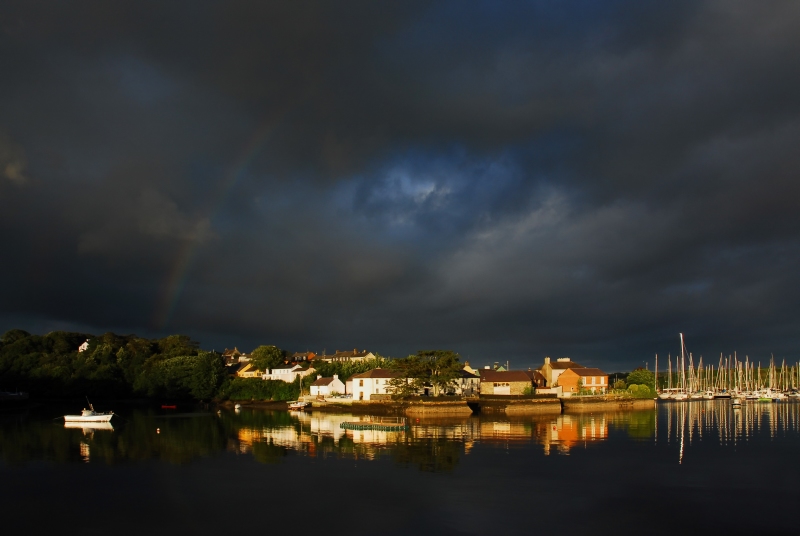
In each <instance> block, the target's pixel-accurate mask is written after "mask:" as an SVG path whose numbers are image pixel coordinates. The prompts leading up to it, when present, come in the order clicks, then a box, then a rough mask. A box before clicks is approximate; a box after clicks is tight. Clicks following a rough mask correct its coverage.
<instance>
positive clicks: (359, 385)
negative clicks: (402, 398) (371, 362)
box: [351, 368, 400, 400]
mask: <svg viewBox="0 0 800 536" xmlns="http://www.w3.org/2000/svg"><path fill="white" fill-rule="evenodd" d="M398 377H400V374H399V373H397V372H392V371H391V370H387V369H381V368H376V369H372V370H369V371H367V372H362V373H361V374H355V375H354V376H353V377H352V378H351V379H352V381H353V400H370V398H371V397H372V395H389V394H392V388H391V385H389V380H391V379H392V378H398Z"/></svg>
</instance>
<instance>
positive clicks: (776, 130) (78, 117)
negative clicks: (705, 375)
mask: <svg viewBox="0 0 800 536" xmlns="http://www.w3.org/2000/svg"><path fill="white" fill-rule="evenodd" d="M798 28H800V2H796V1H793V0H790V1H784V2H769V1H765V2H737V1H734V0H721V1H717V2H714V1H702V0H692V1H688V2H681V1H670V2H664V1H657V2H648V1H644V0H633V1H607V2H598V1H586V2H569V3H568V2H527V3H524V2H518V1H512V2H507V3H504V2H498V1H497V0H492V1H489V2H464V1H454V2H410V1H403V2H394V3H380V2H374V1H365V2H356V1H349V2H299V1H291V2H285V3H281V2H249V3H238V2H231V1H225V2H200V1H191V2H183V3H181V2H161V1H157V2H146V1H138V2H126V3H117V2H110V1H107V0H102V1H98V2H31V1H27V0H26V1H20V2H15V1H7V2H3V3H2V4H0V73H2V79H1V80H0V202H1V205H2V209H0V235H1V236H2V251H3V255H2V262H0V295H1V297H0V331H5V330H6V329H10V328H12V327H21V328H23V329H28V330H30V331H34V332H38V333H44V332H47V331H51V330H54V329H74V330H84V331H88V332H90V333H102V332H105V331H109V330H112V331H116V332H118V333H137V334H140V335H144V336H160V335H166V334H170V333H186V334H189V335H191V336H192V337H194V338H195V339H197V340H198V341H200V343H201V345H202V346H203V347H204V348H208V349H212V348H215V349H217V350H220V349H222V348H223V347H226V346H227V347H233V346H234V345H237V346H239V348H240V349H241V350H250V349H252V348H253V347H254V346H256V345H258V344H276V345H278V346H280V347H282V348H286V349H288V350H292V351H296V350H302V351H304V350H307V349H308V350H313V351H317V352H319V351H322V350H327V351H328V352H332V351H334V350H337V349H339V350H343V349H352V348H359V349H362V348H366V349H369V350H372V351H375V352H379V353H381V354H384V355H390V356H403V355H406V354H408V353H411V352H415V351H417V350H419V349H428V348H448V349H453V350H456V351H458V352H460V353H461V355H462V356H463V357H464V358H468V359H469V360H470V361H471V362H473V363H474V364H478V365H483V364H486V363H489V362H492V361H505V360H510V361H511V366H512V368H519V367H527V366H529V365H534V364H539V363H541V360H542V358H543V357H544V356H545V355H550V356H553V357H560V356H564V355H569V356H571V357H573V359H575V360H578V361H580V362H582V363H584V364H587V365H594V366H600V367H603V368H605V369H607V370H616V369H619V368H630V367H633V366H636V365H640V364H642V363H643V362H645V361H648V362H649V366H650V367H651V368H652V366H653V357H654V355H655V354H656V353H658V354H659V355H660V356H661V357H664V356H666V354H667V353H669V352H671V353H672V354H673V355H674V354H675V353H676V352H679V350H680V346H679V342H678V333H679V332H681V331H682V332H684V333H686V336H687V346H688V348H689V350H691V351H692V352H693V353H694V355H695V358H697V356H699V355H700V354H703V356H704V359H706V360H709V359H710V360H711V361H713V362H716V360H718V359H719V354H720V353H721V352H722V353H725V354H726V355H727V354H729V353H733V352H734V351H737V352H739V354H740V355H744V354H748V355H750V356H751V357H753V358H756V359H768V358H769V355H770V353H774V354H775V355H776V357H780V358H783V357H786V358H787V360H790V361H791V362H794V361H796V360H798V359H800V345H799V343H800V180H798V179H800V177H798V170H799V169H800V167H799V164H800V150H798V149H799V148H800V39H798V37H797V35H798V34H797V32H798ZM662 363H663V362H662Z"/></svg>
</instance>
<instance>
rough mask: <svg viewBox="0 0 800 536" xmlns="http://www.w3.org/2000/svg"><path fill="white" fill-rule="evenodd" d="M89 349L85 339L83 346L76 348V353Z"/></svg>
mask: <svg viewBox="0 0 800 536" xmlns="http://www.w3.org/2000/svg"><path fill="white" fill-rule="evenodd" d="M88 349H89V339H86V341H84V343H83V344H81V345H80V346H78V352H85V351H86V350H88Z"/></svg>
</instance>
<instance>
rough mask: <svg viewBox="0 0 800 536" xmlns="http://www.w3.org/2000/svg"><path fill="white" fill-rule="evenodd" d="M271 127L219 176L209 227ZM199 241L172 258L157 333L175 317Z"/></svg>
mask: <svg viewBox="0 0 800 536" xmlns="http://www.w3.org/2000/svg"><path fill="white" fill-rule="evenodd" d="M272 125H274V122H269V123H267V124H265V125H263V126H262V127H261V128H259V129H258V130H257V131H256V132H255V134H254V135H253V136H252V137H251V138H250V140H249V141H248V142H247V144H246V145H245V146H244V148H243V149H242V151H241V152H240V153H239V156H238V157H237V158H236V160H234V162H233V165H231V167H230V169H229V170H228V172H227V173H226V174H225V175H224V176H223V178H222V180H221V181H220V183H219V184H218V185H217V189H216V191H215V193H214V195H213V196H212V197H211V199H212V204H211V207H210V208H209V210H208V217H207V219H208V221H209V223H210V224H212V225H213V223H214V218H216V216H217V213H218V212H219V211H220V209H221V208H222V206H223V204H224V202H225V199H226V198H227V197H228V194H229V193H230V192H231V190H232V189H233V187H234V186H235V185H236V183H237V182H238V181H239V178H240V177H241V176H242V174H243V173H244V171H245V170H246V169H247V166H248V165H249V164H250V162H251V161H252V160H253V157H255V155H257V154H258V152H259V151H260V149H261V148H262V146H263V145H264V143H265V142H266V141H267V139H268V138H269V135H270V133H271V132H272ZM200 244H201V241H200V240H187V241H186V243H185V244H184V245H183V247H182V248H181V251H180V253H178V255H177V257H176V258H175V263H174V264H173V266H172V270H171V271H170V274H169V277H168V279H167V283H166V285H164V291H163V293H162V296H161V299H160V300H159V302H158V306H157V307H156V312H155V314H154V315H153V316H154V318H153V322H154V324H155V326H156V327H157V328H158V329H164V328H166V327H167V326H168V325H169V323H170V320H172V315H173V314H174V313H175V308H176V307H177V305H178V302H179V301H180V297H181V294H182V293H183V289H184V287H185V286H186V279H187V276H188V274H189V270H190V269H191V267H192V265H193V264H194V261H195V259H196V258H197V253H198V251H199V249H200Z"/></svg>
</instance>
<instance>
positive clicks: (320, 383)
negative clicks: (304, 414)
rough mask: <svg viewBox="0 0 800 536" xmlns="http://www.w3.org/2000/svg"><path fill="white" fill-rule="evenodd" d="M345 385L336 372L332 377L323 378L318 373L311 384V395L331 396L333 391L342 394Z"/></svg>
mask: <svg viewBox="0 0 800 536" xmlns="http://www.w3.org/2000/svg"><path fill="white" fill-rule="evenodd" d="M344 391H345V386H344V383H342V380H340V379H339V375H338V374H334V375H333V377H332V378H323V377H322V375H320V374H318V375H317V379H316V380H315V381H314V383H312V384H311V396H331V395H332V394H334V393H338V394H342V395H343V394H344Z"/></svg>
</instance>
